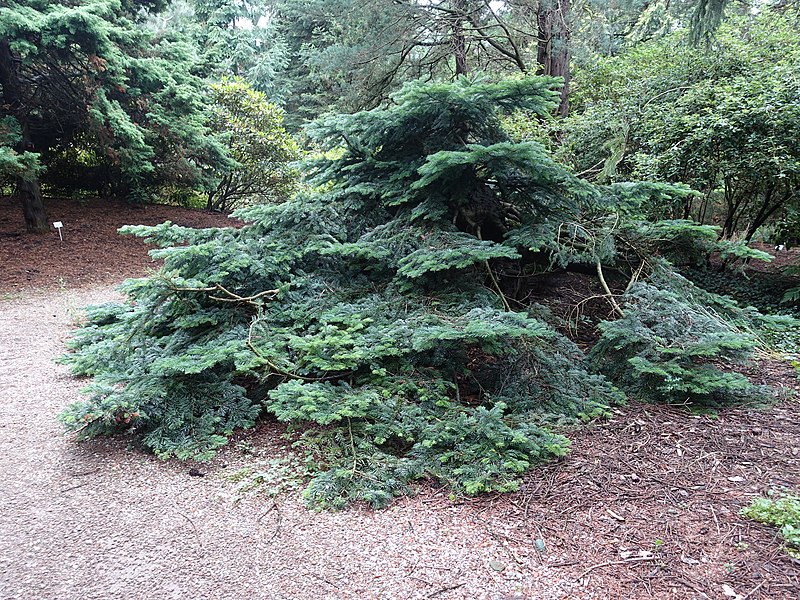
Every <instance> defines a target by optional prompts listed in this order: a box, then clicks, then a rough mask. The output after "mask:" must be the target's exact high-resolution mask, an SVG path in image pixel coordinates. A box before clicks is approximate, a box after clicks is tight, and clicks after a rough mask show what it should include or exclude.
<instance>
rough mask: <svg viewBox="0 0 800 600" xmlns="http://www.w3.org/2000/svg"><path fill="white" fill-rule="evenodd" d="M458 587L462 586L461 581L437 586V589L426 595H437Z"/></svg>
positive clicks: (429, 596)
mask: <svg viewBox="0 0 800 600" xmlns="http://www.w3.org/2000/svg"><path fill="white" fill-rule="evenodd" d="M460 587H464V584H463V583H459V584H457V585H451V586H448V587H443V588H439V589H438V590H436V591H434V592H431V593H430V594H428V595H427V597H428V598H433V597H434V596H438V595H439V594H444V593H445V592H449V591H451V590H457V589H458V588H460Z"/></svg>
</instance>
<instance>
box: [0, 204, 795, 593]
mask: <svg viewBox="0 0 800 600" xmlns="http://www.w3.org/2000/svg"><path fill="white" fill-rule="evenodd" d="M48 210H49V212H50V217H51V220H61V221H63V222H64V225H65V230H66V231H65V233H66V239H65V241H64V242H63V243H61V242H59V241H58V234H57V233H56V232H55V231H53V232H51V234H50V235H45V236H28V235H26V234H24V232H23V231H22V225H21V217H20V215H19V214H18V213H19V212H20V211H19V209H18V207H13V206H10V205H9V203H8V202H7V201H3V202H0V506H2V507H3V509H2V510H0V597H2V598H25V599H39V598H48V599H49V598H53V599H56V598H58V599H59V600H62V599H63V600H70V599H73V598H74V599H77V598H97V599H100V598H103V599H105V598H159V599H160V598H226V599H238V598H242V599H244V598H297V599H306V598H308V599H312V598H313V599H316V598H359V599H360V598H437V599H443V600H448V599H456V598H463V599H468V598H469V599H472V598H487V599H489V598H491V599H512V598H514V599H518V600H521V599H536V600H543V599H551V598H552V599H555V598H564V599H566V598H574V599H587V600H588V599H600V598H602V599H638V598H657V599H662V598H675V599H684V598H685V599H701V598H702V599H708V598H711V599H723V600H724V599H730V600H735V599H738V600H753V599H761V600H783V599H786V600H789V599H792V600H794V599H797V598H800V563H799V562H798V561H797V560H794V559H792V558H791V557H789V556H788V555H787V554H786V553H785V552H784V551H783V550H782V549H781V542H780V539H779V536H778V535H777V532H776V531H775V530H774V529H773V528H770V527H766V526H763V525H760V524H757V523H753V522H751V521H748V520H746V519H744V518H743V517H741V516H740V515H739V511H740V510H741V509H742V508H743V507H744V506H746V505H747V504H748V503H749V502H750V501H751V500H752V499H753V498H755V497H758V496H761V495H763V494H765V493H766V492H767V491H768V490H772V489H780V488H792V489H794V490H798V489H800V435H799V434H800V415H798V411H797V402H796V400H794V399H793V397H792V394H791V393H787V394H784V395H786V396H789V398H788V399H786V400H783V401H781V402H779V403H777V404H776V405H775V406H772V407H769V408H744V407H740V408H732V409H723V410H719V411H717V412H716V413H713V414H705V415H697V414H691V413H690V412H689V411H687V410H686V409H685V407H679V406H656V405H649V404H642V403H632V404H631V405H630V406H627V407H622V408H619V409H616V410H615V412H614V415H613V417H612V418H611V419H609V420H607V421H603V422H598V423H595V424H593V425H590V426H588V427H585V428H582V429H577V430H574V431H570V432H568V435H569V437H570V438H571V439H572V440H573V442H572V450H571V452H570V453H569V454H568V456H566V457H565V458H563V459H561V460H559V461H555V462H551V463H548V464H546V465H544V466H541V467H539V468H536V469H534V470H533V471H532V472H531V473H530V474H529V476H528V477H527V478H526V481H525V483H524V485H523V487H522V489H521V490H520V491H519V492H516V493H513V494H503V495H491V496H484V497H480V498H477V499H453V498H451V497H450V496H449V492H448V491H447V490H444V489H439V488H437V487H436V486H435V485H433V484H428V485H422V486H420V488H419V490H418V494H417V495H416V496H414V497H411V498H404V499H400V500H398V501H397V502H395V503H394V504H393V505H392V506H391V507H389V508H388V509H386V510H384V511H371V510H368V509H365V508H363V507H353V508H351V509H348V510H346V511H342V512H339V513H313V512H309V511H307V510H306V509H305V508H304V507H303V505H302V503H301V501H300V500H299V498H298V489H299V488H298V486H297V482H296V481H294V480H293V475H292V469H291V468H289V467H290V466H291V465H296V464H298V461H299V459H297V458H294V459H293V458H292V457H293V456H294V454H293V453H294V452H295V451H294V450H293V449H292V448H291V447H290V445H289V442H287V441H286V440H284V439H283V438H282V437H281V436H282V434H283V433H285V432H284V429H283V428H282V427H281V426H279V425H277V424H274V423H270V422H264V423H262V424H261V425H260V426H259V427H258V428H257V429H256V430H254V431H252V432H245V433H242V434H240V435H239V436H238V437H237V438H236V440H235V441H234V442H233V443H232V444H231V445H230V446H229V447H228V448H226V449H225V450H223V451H222V452H221V453H220V455H219V456H218V457H217V458H215V459H214V460H213V461H212V462H211V463H209V464H203V465H195V464H187V463H181V462H177V461H166V462H162V461H159V460H157V459H155V458H153V457H152V456H149V455H146V454H143V453H141V452H139V451H138V450H136V449H134V448H131V447H128V442H127V441H126V440H120V439H114V440H97V441H93V442H88V443H82V444H78V443H76V442H74V441H73V440H72V439H71V438H69V437H63V436H61V435H60V429H59V426H58V424H57V423H56V421H55V417H56V415H57V414H58V412H60V410H62V409H63V407H64V406H65V405H66V404H67V403H69V402H72V401H75V400H76V399H77V398H78V397H79V388H80V387H81V385H83V384H82V382H80V381H75V380H74V379H73V378H71V377H69V376H68V375H67V373H66V371H65V369H64V368H63V367H60V366H57V365H55V364H54V363H53V358H54V357H55V356H57V355H58V354H60V353H62V352H63V351H64V341H65V339H66V338H67V336H68V335H69V331H70V329H71V327H72V326H73V325H74V323H75V321H76V319H77V318H78V317H79V314H80V307H81V306H83V305H85V304H87V303H92V302H99V301H103V300H106V299H108V298H111V297H113V294H114V293H113V292H112V291H111V290H110V287H109V286H110V285H111V284H113V283H116V282H118V281H120V280H121V279H122V278H124V277H127V276H136V275H140V274H142V273H144V272H146V270H147V269H148V268H151V267H152V263H151V261H150V260H149V258H148V257H147V255H146V252H145V251H146V249H145V247H144V245H143V244H142V243H141V242H140V241H139V240H137V239H134V238H130V237H120V236H116V235H115V234H114V231H115V230H116V228H117V227H119V226H120V225H123V224H136V223H145V224H155V223H158V222H161V221H163V220H166V219H169V220H172V221H173V222H177V223H180V224H184V225H195V226H209V225H220V224H223V225H224V224H227V219H225V218H224V217H222V216H220V215H209V214H207V213H203V212H198V211H189V210H184V209H177V208H170V207H148V208H147V209H145V210H138V209H133V208H130V207H126V206H124V205H120V204H113V203H107V202H100V201H94V202H90V203H88V205H80V204H78V203H75V202H70V201H66V200H59V201H50V202H48ZM751 375H752V376H753V378H754V379H756V380H757V383H769V384H772V385H775V386H778V387H782V388H784V390H785V391H787V392H794V391H795V390H797V389H798V380H797V372H796V371H795V369H794V368H793V367H792V366H790V365H788V364H787V363H785V362H781V361H778V360H774V359H764V360H763V361H761V362H760V363H759V364H758V366H757V368H755V369H754V370H753V371H752V373H751ZM191 469H196V470H195V471H194V474H195V475H196V476H191V475H190V470H191ZM200 474H202V475H203V476H202V477H201V476H197V475H200ZM254 474H255V477H253V475H254ZM259 477H260V479H259ZM252 482H260V483H258V484H257V485H251V483H252ZM275 492H279V493H278V495H277V496H275V495H273V494H274V493H275Z"/></svg>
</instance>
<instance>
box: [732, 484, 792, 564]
mask: <svg viewBox="0 0 800 600" xmlns="http://www.w3.org/2000/svg"><path fill="white" fill-rule="evenodd" d="M768 495H769V497H768V498H756V499H755V500H753V501H752V502H751V503H750V505H749V506H746V507H745V508H743V509H742V511H741V514H742V515H743V516H745V517H747V518H748V519H753V520H754V521H758V522H759V523H765V524H766V525H775V526H776V527H780V532H781V535H782V536H783V539H784V540H785V542H786V551H787V552H788V553H789V554H791V555H792V556H794V557H795V558H800V496H797V495H796V494H793V493H790V492H786V491H783V492H775V491H773V490H770V491H769V492H768Z"/></svg>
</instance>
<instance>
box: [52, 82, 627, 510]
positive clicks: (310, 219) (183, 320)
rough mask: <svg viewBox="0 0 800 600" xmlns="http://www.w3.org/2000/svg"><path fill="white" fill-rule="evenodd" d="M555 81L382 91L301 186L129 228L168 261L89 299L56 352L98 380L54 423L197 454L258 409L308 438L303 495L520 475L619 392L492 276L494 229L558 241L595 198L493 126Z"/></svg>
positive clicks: (328, 137) (335, 496) (458, 484)
mask: <svg viewBox="0 0 800 600" xmlns="http://www.w3.org/2000/svg"><path fill="white" fill-rule="evenodd" d="M556 85H557V82H556V81H553V80H549V79H546V78H527V79H517V80H507V81H503V82H500V83H491V84H490V83H482V82H470V81H467V80H463V79H462V80H460V81H458V82H456V83H454V84H413V85H410V86H408V87H407V88H405V89H404V91H403V92H401V93H400V94H399V95H398V96H396V97H395V104H394V105H393V106H392V107H390V108H387V109H385V110H374V111H369V112H364V113H358V114H355V115H350V116H337V117H332V118H330V119H328V120H326V121H324V122H321V123H319V124H318V125H317V126H316V127H315V130H314V135H315V136H316V137H317V139H318V140H319V143H320V144H323V145H325V147H326V148H327V149H328V150H329V151H328V152H327V154H326V155H325V156H326V158H324V159H321V160H319V161H317V163H316V165H315V166H314V169H315V173H316V179H315V180H314V181H313V186H314V187H313V189H314V190H315V191H314V192H313V193H305V194H301V195H298V196H297V197H295V198H294V199H292V200H290V201H287V202H284V203H282V204H277V205H269V206H257V207H250V208H247V209H243V210H241V211H240V212H239V215H240V216H241V217H242V218H243V219H244V220H246V221H247V222H248V225H247V226H245V227H244V228H242V229H239V230H237V229H233V228H222V229H207V230H190V229H185V228H181V227H177V226H172V225H170V224H164V225H161V226H157V227H131V228H127V230H126V232H127V233H132V234H135V235H139V236H141V237H144V238H146V239H148V240H149V241H151V242H154V243H156V244H158V245H159V246H161V248H160V249H158V250H155V251H154V252H153V255H154V256H156V257H158V258H163V259H164V261H165V263H164V267H163V268H162V269H161V270H160V272H159V273H158V274H157V275H155V276H152V277H149V278H145V279H138V280H131V281H128V282H127V283H126V284H125V286H124V290H125V292H126V293H127V296H128V300H127V301H126V302H125V303H121V304H110V305H104V306H100V307H96V308H94V309H92V311H91V312H90V313H89V320H88V322H87V323H86V324H85V326H84V327H83V328H82V329H80V330H79V332H78V333H77V334H76V336H75V338H74V341H73V348H74V352H73V353H71V354H69V355H68V356H67V357H66V358H65V360H66V362H67V363H69V364H70V365H71V366H72V369H73V371H74V372H75V373H76V374H79V375H88V376H92V377H93V378H94V379H93V383H92V384H91V385H90V386H89V389H88V392H89V395H88V398H87V399H86V400H85V401H82V402H80V403H77V404H75V405H73V406H71V407H70V408H69V409H68V410H67V411H66V412H65V413H64V414H63V415H62V419H63V421H64V423H65V424H66V425H67V426H68V427H70V428H71V429H74V430H77V431H79V432H80V435H82V436H94V435H98V434H109V433H114V432H119V431H124V430H130V431H131V432H133V433H134V434H135V435H137V436H138V437H139V438H140V439H141V441H142V443H143V445H144V446H146V447H148V448H150V449H152V450H153V451H155V452H156V453H157V454H159V455H161V456H170V455H175V456H178V457H189V456H193V457H198V458H204V457H208V456H210V455H211V454H213V451H214V450H215V449H216V448H218V447H220V446H221V445H223V444H224V443H225V442H226V440H227V436H228V435H229V434H230V433H231V432H232V431H233V430H234V429H237V428H243V427H249V426H251V425H252V424H253V423H254V421H255V419H256V418H257V417H258V416H259V415H262V414H265V413H271V414H273V415H275V416H276V417H277V418H278V419H279V420H281V421H287V422H291V423H293V424H295V425H296V427H298V428H299V429H301V430H303V431H304V432H305V434H304V437H305V440H306V442H307V443H308V444H311V445H312V446H313V447H314V448H316V450H317V457H318V459H319V461H318V466H319V469H318V472H317V475H316V477H315V478H314V479H313V480H312V482H311V484H310V486H309V488H308V489H307V491H306V494H307V498H308V500H309V501H310V502H311V503H312V504H316V505H329V506H339V505H341V504H343V503H345V502H347V501H351V500H365V501H368V502H370V503H371V504H373V505H376V506H380V505H383V504H385V503H386V502H388V501H389V500H390V499H391V497H392V496H394V495H396V494H398V493H402V492H403V491H404V490H406V489H407V486H408V484H409V483H410V482H411V481H413V480H415V479H418V478H422V477H433V478H436V479H437V480H439V481H441V482H444V483H446V484H448V485H450V486H451V487H452V488H453V489H455V490H456V491H461V492H467V493H478V492H481V491H485V490H508V489H513V488H514V487H515V485H516V484H517V480H518V477H519V476H520V474H521V473H523V472H524V471H526V470H527V469H528V468H529V467H530V466H531V464H532V463H533V462H534V461H537V460H539V459H541V458H544V457H548V456H553V455H560V454H563V453H564V452H565V449H566V446H567V440H566V439H565V438H563V437H562V436H560V435H557V434H554V433H552V432H551V431H550V429H548V423H551V422H552V421H553V420H554V418H555V417H556V416H557V418H559V419H563V418H564V417H567V418H569V419H575V418H588V417H591V416H593V415H597V414H602V413H603V412H604V411H606V410H607V408H608V407H609V406H610V405H611V404H612V403H614V402H616V401H618V400H620V394H619V393H618V392H617V391H616V390H615V389H614V388H613V387H611V386H610V384H608V383H607V382H606V380H605V379H604V378H603V377H602V376H600V375H591V374H590V373H589V372H588V371H587V370H586V369H585V368H584V365H583V360H582V355H581V353H580V351H579V350H578V349H577V348H576V347H575V346H574V345H573V344H572V343H571V342H570V341H568V340H567V339H566V338H564V337H563V336H561V335H560V334H558V333H557V332H556V331H555V330H554V329H553V328H552V327H551V326H549V325H548V324H546V323H545V322H543V321H542V320H540V319H538V318H535V317H534V316H532V315H531V314H530V313H528V312H526V311H524V310H523V311H517V312H515V311H512V310H510V303H509V302H510V301H509V299H508V298H506V296H505V295H504V294H503V291H502V287H501V285H499V283H498V276H497V273H496V271H497V270H498V269H499V267H500V266H501V265H503V264H509V263H512V262H515V261H517V262H518V261H520V257H521V254H522V253H529V252H530V249H531V248H532V246H531V244H530V243H527V242H526V243H525V244H524V245H520V243H518V242H511V241H508V240H531V241H533V242H536V243H537V244H541V245H547V244H551V245H552V244H553V243H554V242H553V240H554V239H555V236H556V228H557V227H556V224H557V223H558V222H561V221H564V220H568V219H574V218H576V215H577V214H578V213H579V212H580V211H581V210H582V209H583V208H584V207H585V205H586V204H587V203H588V202H590V201H591V196H592V193H591V189H589V188H587V186H586V185H585V184H583V183H581V182H579V181H578V180H576V179H574V178H573V177H572V176H570V175H569V174H568V172H566V171H565V170H564V169H563V168H562V167H560V166H559V165H557V164H556V163H554V162H553V161H552V160H551V159H550V158H549V157H548V156H547V154H546V152H545V150H544V149H543V148H542V147H541V146H540V145H539V144H537V143H530V142H529V143H521V144H515V143H512V142H511V140H510V139H509V137H508V136H507V135H506V134H505V132H504V131H503V129H502V127H501V124H500V115H501V114H502V113H504V112H510V111H513V110H516V109H519V108H525V109H527V110H530V111H533V112H534V113H539V114H541V115H545V114H546V113H548V112H549V111H550V110H552V108H553V106H554V104H555V103H556V102H557V99H558V93H557V92H556V91H554V87H555V86H556ZM184 242H188V243H186V244H184ZM534 249H535V248H534Z"/></svg>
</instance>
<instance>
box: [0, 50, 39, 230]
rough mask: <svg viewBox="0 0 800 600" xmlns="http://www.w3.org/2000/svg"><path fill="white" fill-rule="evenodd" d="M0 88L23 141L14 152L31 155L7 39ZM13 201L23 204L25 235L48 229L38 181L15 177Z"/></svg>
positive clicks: (0, 54)
mask: <svg viewBox="0 0 800 600" xmlns="http://www.w3.org/2000/svg"><path fill="white" fill-rule="evenodd" d="M0 86H2V87H3V104H5V105H6V106H7V107H8V109H7V110H8V111H9V113H10V114H11V116H13V117H15V118H16V119H17V122H18V123H19V125H20V128H21V129H22V139H21V140H20V142H19V143H18V144H17V146H16V148H15V150H16V151H17V152H20V153H22V152H32V151H34V147H33V140H32V139H31V133H30V127H29V125H28V114H27V109H26V108H25V104H24V102H23V101H22V84H21V83H20V80H19V61H18V59H16V58H15V57H14V55H13V53H12V52H11V45H10V44H9V41H8V38H2V39H0ZM12 198H18V199H19V200H20V201H21V203H22V213H23V215H24V217H25V228H26V229H27V230H28V231H30V232H32V233H44V232H45V231H47V230H48V229H49V227H48V221H47V212H46V211H45V209H44V204H43V203H42V193H41V191H40V189H39V179H38V178H37V177H36V176H35V175H27V176H26V175H20V176H17V177H16V180H15V188H14V193H13V195H12Z"/></svg>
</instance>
